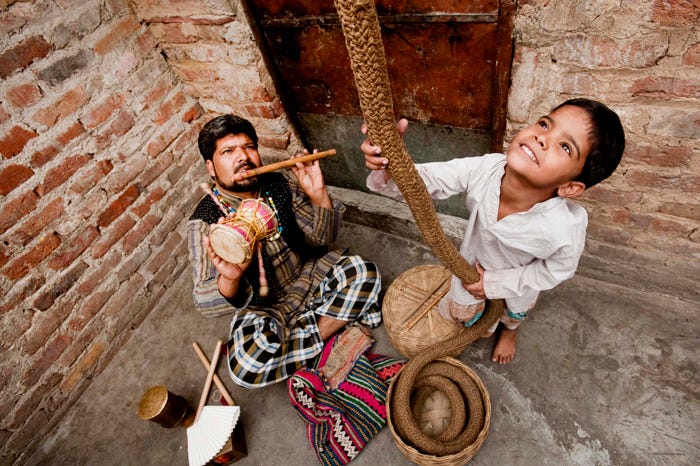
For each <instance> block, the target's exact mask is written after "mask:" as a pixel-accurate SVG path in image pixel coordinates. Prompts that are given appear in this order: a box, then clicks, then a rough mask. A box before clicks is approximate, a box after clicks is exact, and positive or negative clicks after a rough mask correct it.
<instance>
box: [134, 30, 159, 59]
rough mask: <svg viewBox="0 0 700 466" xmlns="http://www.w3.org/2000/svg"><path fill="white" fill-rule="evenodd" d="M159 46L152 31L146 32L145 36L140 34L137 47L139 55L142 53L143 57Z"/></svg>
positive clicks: (137, 38)
mask: <svg viewBox="0 0 700 466" xmlns="http://www.w3.org/2000/svg"><path fill="white" fill-rule="evenodd" d="M157 45H158V42H157V41H156V38H155V37H153V34H151V31H150V30H146V31H145V32H144V33H143V34H139V35H138V36H136V46H137V47H138V50H139V53H141V55H147V54H148V53H149V52H151V51H152V50H153V49H154V48H155V47H156V46H157Z"/></svg>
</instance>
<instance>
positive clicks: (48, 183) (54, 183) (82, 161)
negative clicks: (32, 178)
mask: <svg viewBox="0 0 700 466" xmlns="http://www.w3.org/2000/svg"><path fill="white" fill-rule="evenodd" d="M90 160H92V159H91V158H90V156H89V155H88V154H79V155H74V156H72V157H67V158H66V159H65V160H63V161H62V162H61V163H60V164H58V165H57V166H55V167H53V168H52V169H51V170H49V171H48V172H47V173H46V175H45V176H44V182H43V183H42V184H41V185H39V186H37V188H36V192H37V194H39V195H40V196H42V197H43V196H46V195H47V194H48V193H50V192H51V191H53V190H54V189H56V188H57V187H59V186H61V185H62V184H63V183H65V182H66V181H67V180H68V179H69V178H70V177H71V176H73V174H75V172H77V171H78V170H80V169H81V168H82V167H84V166H85V165H87V164H88V163H89V162H90Z"/></svg>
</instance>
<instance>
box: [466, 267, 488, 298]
mask: <svg viewBox="0 0 700 466" xmlns="http://www.w3.org/2000/svg"><path fill="white" fill-rule="evenodd" d="M474 268H476V271H477V272H479V281H478V282H476V283H472V284H470V285H467V284H466V283H464V282H462V286H463V287H464V289H465V290H467V291H468V292H469V294H471V295H472V296H474V297H475V298H476V299H486V293H485V292H484V269H483V268H482V267H481V264H479V261H476V262H475V263H474Z"/></svg>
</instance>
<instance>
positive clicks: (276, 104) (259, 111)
mask: <svg viewBox="0 0 700 466" xmlns="http://www.w3.org/2000/svg"><path fill="white" fill-rule="evenodd" d="M243 108H245V110H246V112H248V114H249V115H250V116H251V117H256V118H268V119H271V120H274V119H275V118H277V117H279V116H281V115H283V114H284V107H283V106H282V102H281V101H280V99H274V100H273V101H272V102H263V103H256V104H249V105H244V106H243Z"/></svg>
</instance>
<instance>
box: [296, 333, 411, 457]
mask: <svg viewBox="0 0 700 466" xmlns="http://www.w3.org/2000/svg"><path fill="white" fill-rule="evenodd" d="M373 344H374V340H373V339H372V336H371V335H370V334H369V332H368V331H367V330H366V329H365V328H363V327H361V326H359V325H351V326H349V327H347V328H346V330H345V331H344V332H343V333H341V334H339V335H335V336H333V337H332V338H331V339H330V340H328V342H327V343H326V345H325V346H324V348H323V351H322V352H321V355H320V356H319V358H318V359H317V361H316V363H315V364H314V366H313V367H310V368H306V369H300V370H299V371H297V372H296V373H294V375H293V376H292V377H291V378H290V379H289V381H288V382H287V386H288V389H289V398H290V400H291V403H292V406H293V407H294V409H295V410H296V411H297V414H298V415H299V417H301V419H302V420H303V421H304V422H306V424H307V426H306V434H307V437H308V439H309V442H310V443H311V446H312V448H313V449H314V452H315V453H316V456H317V457H318V459H319V461H320V462H321V463H322V464H323V465H344V464H347V463H349V462H350V461H352V460H353V459H354V458H355V457H356V456H357V455H359V454H360V451H361V450H362V448H363V447H364V446H365V445H366V444H367V442H369V441H370V440H371V439H372V437H374V436H375V435H376V434H377V433H379V431H380V430H381V429H382V428H383V427H384V426H385V425H386V422H387V421H386V404H385V402H386V392H387V390H388V389H389V384H390V383H391V380H392V379H393V377H394V376H395V375H396V374H398V373H399V371H400V370H401V368H402V367H403V365H404V363H405V361H403V360H401V359H396V358H391V357H388V356H383V355H380V354H372V353H369V352H368V350H369V349H370V348H371V346H372V345H373Z"/></svg>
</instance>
